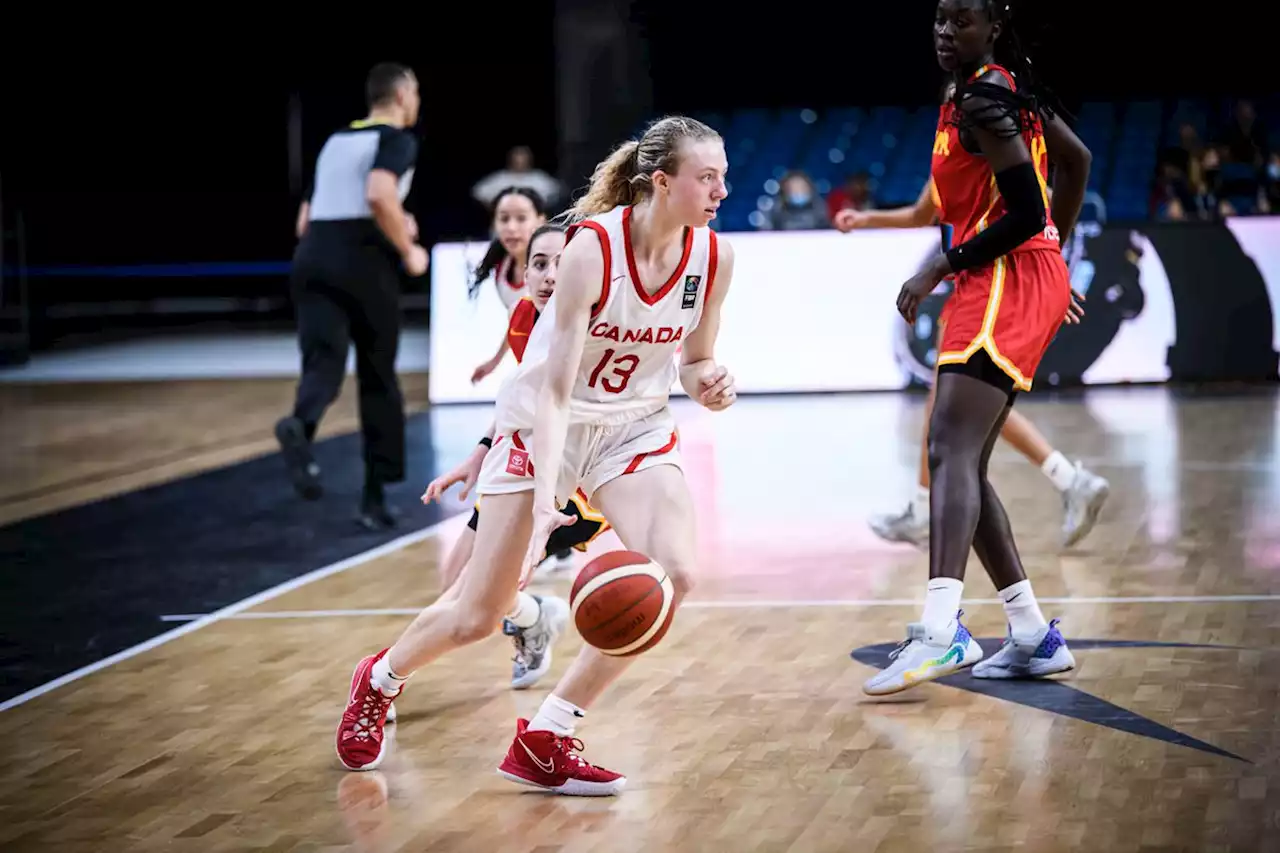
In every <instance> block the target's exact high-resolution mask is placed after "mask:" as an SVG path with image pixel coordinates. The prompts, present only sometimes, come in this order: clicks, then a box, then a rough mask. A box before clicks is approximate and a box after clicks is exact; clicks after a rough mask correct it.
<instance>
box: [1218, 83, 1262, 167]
mask: <svg viewBox="0 0 1280 853" xmlns="http://www.w3.org/2000/svg"><path fill="white" fill-rule="evenodd" d="M1222 143H1223V145H1225V146H1226V148H1227V153H1229V154H1230V156H1231V162H1233V163H1239V164H1247V165H1249V166H1252V167H1253V168H1254V169H1261V168H1262V165H1263V163H1265V162H1266V158H1267V154H1268V151H1267V131H1266V128H1265V127H1263V126H1262V123H1261V122H1259V121H1258V114H1257V112H1255V111H1254V108H1253V103H1252V102H1251V101H1246V100H1243V99H1242V100H1240V101H1238V102H1237V103H1236V114H1235V118H1234V119H1233V120H1232V122H1231V123H1230V124H1229V125H1228V126H1227V129H1226V132H1225V133H1223V135H1222Z"/></svg>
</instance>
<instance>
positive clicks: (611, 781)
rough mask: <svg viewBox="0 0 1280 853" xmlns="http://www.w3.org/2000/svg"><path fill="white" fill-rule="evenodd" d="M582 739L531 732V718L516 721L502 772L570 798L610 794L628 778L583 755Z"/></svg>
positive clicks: (550, 733) (525, 783)
mask: <svg viewBox="0 0 1280 853" xmlns="http://www.w3.org/2000/svg"><path fill="white" fill-rule="evenodd" d="M581 751H582V741H580V740H578V739H577V738H576V737H561V736H560V735H557V734H556V733H555V732H547V731H535V732H531V731H529V721H528V720H516V739H515V741H514V742H513V743H512V744H511V748H510V749H509V750H507V757H506V758H504V759H503V760H502V764H501V765H499V766H498V772H499V773H501V774H502V775H503V776H506V777H507V778H508V779H510V780H511V781H512V782H519V783H520V784H521V785H529V786H531V787H534V788H542V789H543V790H544V791H551V792H553V793H556V794H565V795H566V796H570V797H609V796H612V795H614V794H616V793H618V792H619V791H621V790H622V788H623V786H625V785H626V784H627V778H626V777H625V776H622V775H620V774H618V773H614V772H613V771H612V770H605V769H604V768H603V767H595V766H593V765H590V764H588V763H587V762H585V761H583V760H582V759H581V758H579V757H578V756H577V755H576V753H577V752H581Z"/></svg>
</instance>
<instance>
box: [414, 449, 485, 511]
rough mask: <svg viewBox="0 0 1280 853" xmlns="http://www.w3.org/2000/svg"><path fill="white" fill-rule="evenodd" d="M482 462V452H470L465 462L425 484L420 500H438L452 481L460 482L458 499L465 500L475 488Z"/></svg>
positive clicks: (424, 501) (427, 502)
mask: <svg viewBox="0 0 1280 853" xmlns="http://www.w3.org/2000/svg"><path fill="white" fill-rule="evenodd" d="M483 464H484V454H483V453H473V454H471V458H469V459H467V461H466V462H463V463H462V464H461V465H459V466H458V467H457V468H454V469H453V470H452V471H450V472H449V473H448V474H441V475H440V476H439V477H436V478H435V479H434V480H432V481H431V482H430V483H429V484H428V485H427V490H426V491H425V492H423V493H422V502H423V503H424V504H429V503H431V502H432V501H438V500H440V498H441V496H442V495H444V493H445V492H447V491H448V490H449V487H450V486H452V485H453V484H454V483H461V484H462V491H460V492H458V500H459V501H462V502H465V501H466V500H467V495H469V494H471V490H472V489H474V488H475V486H476V480H478V479H480V466H481V465H483Z"/></svg>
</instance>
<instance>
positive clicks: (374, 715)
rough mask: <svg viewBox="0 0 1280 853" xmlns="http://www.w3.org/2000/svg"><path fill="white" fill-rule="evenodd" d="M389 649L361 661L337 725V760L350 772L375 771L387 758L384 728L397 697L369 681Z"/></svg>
mask: <svg viewBox="0 0 1280 853" xmlns="http://www.w3.org/2000/svg"><path fill="white" fill-rule="evenodd" d="M386 653H387V649H383V650H382V651H380V652H378V653H377V654H376V655H369V657H367V658H365V659H364V660H362V661H360V664H359V665H358V666H357V667H356V671H355V672H354V673H353V674H352V676H351V694H350V695H349V697H348V698H347V710H345V711H343V712H342V722H340V723H338V742H337V746H338V759H339V760H340V761H341V762H342V766H343V767H346V768H347V769H348V770H373V769H375V768H376V767H377V766H378V765H379V764H381V763H382V759H383V758H385V757H386V740H385V734H386V733H385V732H384V731H383V727H384V726H385V725H386V722H387V710H388V709H389V708H390V707H391V702H392V701H393V700H394V699H395V698H396V696H398V695H400V692H401V691H402V690H404V688H403V687H402V688H400V689H399V690H397V691H396V696H388V695H387V694H385V693H383V692H382V691H381V690H379V689H378V688H376V687H374V686H373V683H372V682H371V681H370V680H369V677H370V675H372V673H373V665H374V664H375V663H377V662H378V661H379V660H380V659H381V658H382V656H383V655H385V654H386Z"/></svg>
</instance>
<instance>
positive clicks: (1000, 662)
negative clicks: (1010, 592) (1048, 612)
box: [973, 619, 1076, 678]
mask: <svg viewBox="0 0 1280 853" xmlns="http://www.w3.org/2000/svg"><path fill="white" fill-rule="evenodd" d="M1075 668H1076V659H1075V657H1073V656H1072V654H1071V650H1070V649H1068V648H1067V641H1066V640H1065V639H1064V638H1063V636H1062V632H1061V631H1059V630H1058V620H1057V619H1054V620H1053V621H1052V622H1050V623H1049V624H1048V625H1045V626H1044V627H1043V628H1041V629H1040V630H1039V631H1037V632H1036V633H1035V634H1032V635H1031V636H1030V637H1015V636H1013V633H1012V631H1010V633H1009V635H1008V636H1007V637H1005V641H1004V643H1003V644H1002V645H1001V646H1000V651H998V652H996V653H995V654H994V655H992V656H991V657H989V658H987V659H986V660H984V661H983V662H982V663H980V664H978V665H977V666H975V667H974V668H973V677H974V678H1044V677H1045V676H1046V675H1056V674H1057V673H1059V672H1068V671H1070V670H1073V669H1075Z"/></svg>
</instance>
